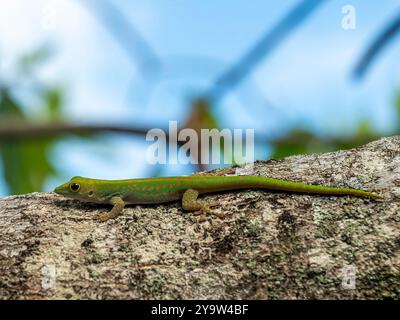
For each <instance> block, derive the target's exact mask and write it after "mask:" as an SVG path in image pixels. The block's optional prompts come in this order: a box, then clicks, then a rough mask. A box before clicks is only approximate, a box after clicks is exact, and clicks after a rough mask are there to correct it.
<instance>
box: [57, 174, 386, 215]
mask: <svg viewBox="0 0 400 320" xmlns="http://www.w3.org/2000/svg"><path fill="white" fill-rule="evenodd" d="M237 189H266V190H276V191H290V192H299V193H314V194H320V195H324V194H325V195H351V196H357V197H366V198H371V199H380V198H382V197H381V196H380V195H378V194H376V193H372V192H368V191H363V190H359V189H351V188H334V187H325V186H317V185H311V184H305V183H299V182H293V181H285V180H279V179H273V178H266V177H261V176H206V175H204V176H203V175H201V176H200V175H199V176H185V177H162V178H147V179H128V180H100V179H91V178H84V177H73V178H72V179H71V180H70V181H68V182H66V183H64V184H62V185H60V186H59V187H57V188H56V189H55V190H54V191H55V192H56V193H58V194H60V195H63V196H65V197H68V198H73V199H78V200H81V201H86V202H95V203H105V204H112V205H113V209H112V210H111V211H110V213H107V214H101V215H100V216H99V218H100V220H103V221H104V220H108V219H110V218H115V217H117V216H119V215H120V214H121V213H122V209H123V208H124V206H125V204H155V203H165V202H172V201H177V200H181V199H182V207H183V209H185V210H188V211H197V213H209V214H214V215H217V216H220V217H221V216H222V214H220V213H217V212H214V211H212V210H211V209H210V207H212V206H215V205H216V204H210V203H207V202H205V201H201V200H198V199H197V197H198V195H199V194H203V193H212V192H219V191H226V190H237Z"/></svg>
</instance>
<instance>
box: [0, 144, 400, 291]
mask: <svg viewBox="0 0 400 320" xmlns="http://www.w3.org/2000/svg"><path fill="white" fill-rule="evenodd" d="M254 174H258V175H265V176H270V177H275V178H282V179H290V180H294V181H302V182H307V183H314V184H323V185H330V186H336V187H354V188H362V189H366V190H371V191H376V192H378V193H380V194H382V195H383V196H384V197H385V199H384V200H379V201H378V200H368V199H361V198H356V197H350V196H344V197H334V196H316V195H304V194H302V195H299V194H289V193H284V192H265V191H256V190H245V191H239V192H227V193H221V194H214V195H207V196H206V197H207V198H208V199H210V200H218V201H219V202H220V204H221V208H222V210H223V211H224V212H225V214H226V216H225V218H223V219H220V218H217V217H214V216H210V217H208V218H207V220H206V221H204V222H198V221H197V220H196V219H197V218H196V217H194V216H193V215H191V214H190V213H185V212H183V211H182V209H181V207H180V204H179V203H172V204H169V205H156V206H132V207H128V208H125V210H124V215H123V216H121V217H119V218H118V219H115V220H111V221H108V222H106V223H100V222H98V221H96V220H94V219H93V217H94V216H95V215H96V214H97V213H99V212H104V211H106V210H109V208H107V207H104V206H99V205H90V204H83V203H79V202H77V201H73V200H67V199H63V198H61V197H59V196H57V195H56V194H53V193H33V194H27V195H22V196H10V197H6V198H3V199H1V200H0V298H3V299H10V298H16V299H32V298H33V299H53V298H60V299H110V298H117V299H153V298H160V299H172V298H176V299H228V298H233V299H277V298H281V299H303V298H305V299H309V298H317V299H334V298H341V299H353V298H363V299H364V298H366V299H370V298H378V299H379V298H396V299H399V298H400V250H399V248H400V232H399V231H400V229H399V223H400V202H399V197H400V137H390V138H384V139H381V140H378V141H375V142H372V143H370V144H368V145H365V146H362V147H360V148H357V149H353V150H347V151H338V152H332V153H325V154H314V155H306V156H295V157H289V158H285V159H281V160H270V161H259V162H256V163H255V165H254ZM352 274H353V275H354V277H352ZM353 280H355V282H353Z"/></svg>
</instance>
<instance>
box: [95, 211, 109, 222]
mask: <svg viewBox="0 0 400 320" xmlns="http://www.w3.org/2000/svg"><path fill="white" fill-rule="evenodd" d="M110 218H111V217H110V215H109V214H108V213H99V214H98V215H96V218H95V219H96V220H100V221H103V222H104V221H107V220H109V219H110Z"/></svg>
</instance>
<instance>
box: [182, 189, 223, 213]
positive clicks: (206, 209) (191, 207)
mask: <svg viewBox="0 0 400 320" xmlns="http://www.w3.org/2000/svg"><path fill="white" fill-rule="evenodd" d="M198 196H199V192H198V191H197V190H194V189H187V190H186V191H185V193H184V194H183V196H182V208H183V209H184V210H187V211H195V212H194V214H195V215H199V214H212V215H215V216H217V217H219V218H222V217H223V216H224V214H223V213H220V212H216V211H214V210H211V209H210V208H211V207H216V206H217V205H218V203H217V202H212V203H208V202H206V201H202V200H199V199H197V198H198Z"/></svg>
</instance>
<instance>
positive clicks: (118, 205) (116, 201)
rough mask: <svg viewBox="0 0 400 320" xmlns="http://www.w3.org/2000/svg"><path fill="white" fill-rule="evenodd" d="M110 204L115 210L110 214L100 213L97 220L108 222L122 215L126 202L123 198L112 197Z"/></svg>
mask: <svg viewBox="0 0 400 320" xmlns="http://www.w3.org/2000/svg"><path fill="white" fill-rule="evenodd" d="M110 204H112V205H113V208H112V209H111V211H110V212H109V213H100V214H99V215H98V216H97V218H98V219H99V220H101V221H107V220H108V219H114V218H116V217H118V216H119V215H120V214H121V213H122V209H124V207H125V202H124V200H122V198H121V197H112V198H111V199H110Z"/></svg>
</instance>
